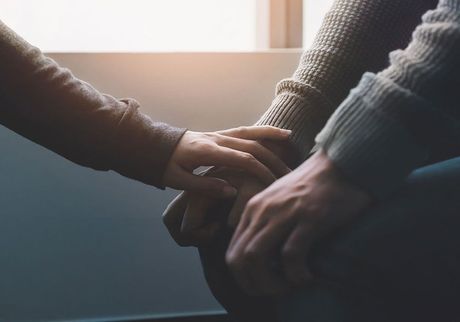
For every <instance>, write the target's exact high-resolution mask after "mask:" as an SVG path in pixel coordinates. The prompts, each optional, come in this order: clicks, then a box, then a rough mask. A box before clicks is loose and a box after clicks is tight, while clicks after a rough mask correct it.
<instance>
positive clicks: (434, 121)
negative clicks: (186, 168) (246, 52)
mask: <svg viewBox="0 0 460 322" xmlns="http://www.w3.org/2000/svg"><path fill="white" fill-rule="evenodd" d="M422 16H423V17H422ZM411 35H412V36H411ZM402 48H405V49H402ZM390 52H392V53H391V54H390V61H389V62H388V54H389V53H390ZM356 84H358V85H357V86H356ZM458 84H460V1H456V0H440V1H439V3H438V1H432V0H404V1H399V0H398V1H391V0H337V1H336V2H335V3H334V5H333V7H332V8H331V10H330V11H329V13H328V14H327V15H326V18H325V20H324V22H323V25H322V27H321V29H320V31H319V34H318V35H317V37H316V40H315V42H314V44H313V47H312V48H310V49H308V50H307V51H306V52H305V53H304V55H303V56H302V59H301V61H300V64H299V67H298V69H297V71H296V72H295V74H294V76H293V77H292V78H291V79H288V80H284V81H282V82H281V83H280V84H279V85H278V89H277V96H276V98H275V100H274V101H273V104H272V106H271V107H270V109H269V110H268V111H267V112H266V113H265V115H264V116H263V117H262V118H261V119H260V121H259V122H258V124H269V125H276V126H280V127H283V128H288V129H291V130H292V131H293V133H292V135H291V140H290V141H291V144H290V145H287V144H275V145H273V144H267V145H266V146H267V147H270V148H271V149H272V150H273V151H274V152H276V153H277V154H278V155H279V156H280V157H282V158H283V159H284V160H285V162H286V163H288V164H292V163H293V165H294V167H295V166H297V165H299V164H300V165H299V166H298V167H297V168H296V169H295V170H294V171H292V172H291V173H289V174H288V175H286V176H284V177H283V178H281V179H279V180H278V181H276V182H275V183H274V184H272V185H270V186H268V187H266V185H265V184H263V183H262V182H260V181H258V180H257V179H256V178H249V177H248V176H242V175H241V174H240V172H239V171H233V170H227V169H223V168H215V169H212V170H211V171H210V172H208V173H207V174H206V175H207V176H215V177H219V178H224V179H225V180H227V181H228V182H230V183H232V184H233V185H234V186H235V187H237V188H238V195H237V197H236V198H235V200H234V203H233V204H232V203H230V202H227V203H222V202H220V201H219V200H217V199H212V198H208V197H206V196H203V195H200V194H196V193H193V192H185V193H183V194H182V195H181V196H179V197H178V198H177V199H176V200H175V201H174V202H173V203H172V204H171V205H170V206H169V208H168V209H167V210H166V212H165V215H164V222H165V224H166V226H167V227H168V229H169V231H170V233H171V234H172V236H173V238H174V239H175V240H176V241H177V242H178V243H179V244H181V245H195V246H199V249H200V254H201V256H202V262H203V266H204V271H205V275H206V278H207V280H208V283H209V284H210V287H211V290H212V291H213V292H214V294H215V295H216V297H217V299H218V300H219V301H220V302H221V303H222V304H223V306H224V307H225V308H226V309H227V310H228V311H229V312H230V314H232V315H234V316H236V317H237V320H238V321H315V322H316V321H328V322H329V321H330V322H338V321H456V320H457V319H458V316H460V309H459V306H458V299H459V298H460V284H459V282H458V281H459V278H458V272H459V271H460V237H459V235H458V233H457V230H458V227H460V216H458V213H459V210H458V209H460V189H458V186H459V183H460V158H459V156H460V107H459V99H458ZM354 86H356V87H355V88H354V89H352V88H353V87H354ZM350 90H351V91H350ZM318 133H319V134H318ZM315 137H316V139H315ZM444 160H447V161H444Z"/></svg>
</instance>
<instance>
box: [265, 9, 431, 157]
mask: <svg viewBox="0 0 460 322" xmlns="http://www.w3.org/2000/svg"><path fill="white" fill-rule="evenodd" d="M434 2H435V1H433V0H428V1H427V0H337V1H335V3H334V5H333V6H332V8H331V9H330V11H329V12H328V13H327V15H326V17H325V19H324V21H323V24H322V27H321V29H320V31H319V33H318V34H317V36H316V38H315V41H314V43H313V45H312V47H311V48H309V49H307V50H306V51H305V52H304V54H303V55H302V58H301V60H300V63H299V66H298V68H297V70H296V71H295V73H294V75H293V76H292V78H289V79H286V80H283V81H281V82H280V83H279V84H278V86H277V91H276V93H277V95H276V97H275V99H274V101H273V103H272V105H271V106H270V108H269V109H268V110H267V112H266V113H265V114H264V115H263V116H262V118H261V119H260V120H259V121H258V123H257V124H259V125H263V124H268V125H273V126H278V127H282V128H287V129H291V130H292V131H293V134H292V141H293V144H294V146H295V147H296V148H297V149H298V151H299V152H300V153H301V155H302V156H303V158H304V159H305V158H306V157H307V156H308V154H309V153H310V151H311V149H312V147H313V146H314V138H315V136H316V135H317V133H318V132H319V131H320V130H321V128H322V127H323V126H324V124H325V123H326V121H327V120H328V118H329V117H330V115H331V114H332V113H333V112H334V110H335V109H336V108H337V107H338V105H339V104H340V103H341V102H342V101H343V100H344V99H345V97H346V96H347V95H348V93H349V91H350V90H351V89H352V88H353V87H354V86H356V84H357V83H358V81H359V79H360V77H361V76H362V74H363V73H364V72H366V71H378V70H381V69H383V68H384V67H386V66H387V65H388V53H389V52H390V51H392V50H394V49H397V48H402V47H404V46H406V45H407V43H408V42H409V40H410V35H411V33H412V31H413V30H414V28H415V27H416V26H417V25H418V24H419V23H420V18H421V16H422V15H423V13H424V12H426V11H427V10H428V9H430V8H433V7H434V6H435V4H434Z"/></svg>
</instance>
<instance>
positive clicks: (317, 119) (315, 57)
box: [165, 0, 437, 244]
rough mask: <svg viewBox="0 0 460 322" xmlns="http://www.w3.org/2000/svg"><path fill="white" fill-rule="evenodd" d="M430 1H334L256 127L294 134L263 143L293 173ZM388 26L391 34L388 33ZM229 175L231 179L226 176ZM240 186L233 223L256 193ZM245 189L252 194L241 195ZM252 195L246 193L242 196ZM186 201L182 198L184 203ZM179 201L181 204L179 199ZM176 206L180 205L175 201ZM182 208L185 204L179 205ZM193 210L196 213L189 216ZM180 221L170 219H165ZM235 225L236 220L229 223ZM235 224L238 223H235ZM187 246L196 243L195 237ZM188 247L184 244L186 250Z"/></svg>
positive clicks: (200, 212)
mask: <svg viewBox="0 0 460 322" xmlns="http://www.w3.org/2000/svg"><path fill="white" fill-rule="evenodd" d="M436 2H437V1H434V0H392V1H390V0H337V1H335V3H334V5H333V7H332V8H331V10H330V11H329V13H328V14H327V15H326V17H325V19H324V21H323V25H322V27H321V29H320V31H319V33H318V35H317V36H316V39H315V42H314V44H313V46H312V47H311V48H310V49H308V50H306V51H305V53H304V54H303V56H302V58H301V60H300V63H299V66H298V68H297V70H296V72H295V73H294V75H293V77H292V78H290V79H286V80H283V81H281V82H280V83H279V84H278V86H277V96H276V97H275V99H274V101H273V103H272V105H271V106H270V108H269V109H268V110H267V111H266V113H265V114H264V115H263V116H262V117H261V119H260V120H259V121H258V122H257V124H258V125H273V126H278V127H281V128H287V129H290V130H292V134H291V137H290V141H291V144H286V143H285V142H283V144H279V143H276V142H275V143H273V142H271V143H264V144H265V146H266V147H268V148H269V149H271V150H272V151H274V152H275V153H276V154H278V155H279V156H280V157H281V158H283V159H284V161H285V162H286V163H287V164H288V165H290V166H292V167H296V166H297V165H298V164H299V163H300V161H302V160H304V159H306V158H307V156H308V155H309V153H310V151H311V149H312V148H313V146H314V138H315V136H316V135H317V134H318V132H319V131H320V130H321V128H323V126H324V124H325V123H326V121H327V119H328V118H329V117H330V115H331V114H332V113H333V112H334V110H335V109H336V107H337V106H338V105H339V104H340V102H341V101H342V100H343V99H344V98H345V97H346V95H347V93H348V92H349V91H350V89H351V88H352V87H353V86H355V85H356V83H358V81H359V78H360V77H361V75H362V74H363V73H364V72H365V71H368V70H378V69H381V68H383V67H385V65H386V64H387V61H388V53H389V52H390V51H391V50H393V49H396V48H400V47H402V46H404V45H406V44H407V43H408V42H409V39H410V34H411V32H412V31H413V29H414V28H415V27H416V25H417V24H418V23H419V22H420V17H421V16H422V14H423V13H424V12H425V11H426V10H428V9H429V8H431V7H433V6H434V4H435V3H436ZM388 26H391V28H388ZM230 175H231V173H230ZM246 178H247V179H246V180H247V181H248V184H246V183H244V182H240V184H239V185H238V187H237V188H238V191H239V196H238V198H237V201H238V202H237V207H235V211H233V212H232V215H233V217H238V218H239V215H240V213H238V214H237V215H236V213H237V212H238V211H240V212H241V211H242V209H243V208H244V205H245V204H246V202H247V201H248V200H249V199H250V198H251V197H252V196H253V195H254V194H255V193H256V192H257V191H254V189H252V187H253V186H255V185H258V186H259V188H260V189H261V187H263V186H262V185H260V184H258V183H257V181H256V180H254V179H253V178H251V177H249V176H248V177H246ZM246 185H249V186H251V189H244V186H246ZM243 191H250V192H251V194H249V193H242V192H243ZM184 198H185V195H182V199H184ZM179 200H180V199H179ZM176 201H178V200H176ZM181 202H185V201H183V200H181ZM192 203H194V204H199V205H201V207H197V206H193V205H192V206H191V207H190V211H188V212H187V216H186V217H189V218H192V220H189V222H191V221H193V222H194V224H195V225H196V226H198V227H199V226H200V222H201V224H203V220H204V218H205V217H206V216H205V213H206V212H207V209H208V206H209V205H210V204H212V203H215V201H209V202H208V203H207V204H206V203H204V202H202V201H200V202H198V201H196V202H195V201H194V202H192ZM173 209H179V208H176V207H170V208H168V210H167V211H166V212H165V221H166V223H167V225H168V223H169V222H175V223H180V222H181V221H182V218H183V216H184V213H183V212H182V213H181V212H180V211H174V212H173V211H172V210H173ZM191 209H194V211H192V210H191ZM168 217H169V218H176V217H177V218H179V219H177V220H176V219H174V220H172V219H169V218H168ZM232 221H233V222H235V220H232ZM236 222H237V221H236ZM169 229H170V231H172V232H174V233H172V235H173V237H174V238H176V240H178V239H180V240H182V239H183V237H184V236H180V235H181V232H180V229H179V227H175V228H174V227H169ZM188 240H189V242H188V243H192V244H193V243H194V238H193V236H192V237H191V238H188ZM188 243H186V244H188Z"/></svg>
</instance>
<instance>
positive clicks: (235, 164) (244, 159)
mask: <svg viewBox="0 0 460 322" xmlns="http://www.w3.org/2000/svg"><path fill="white" fill-rule="evenodd" d="M205 158H206V159H207V160H206V162H207V163H208V165H216V166H224V167H229V168H237V169H241V170H244V171H246V172H248V173H251V174H253V175H255V176H256V177H257V178H259V179H260V180H261V181H262V182H264V183H266V184H271V183H272V182H273V181H275V180H276V177H275V176H274V175H273V173H272V172H271V171H270V169H268V168H267V167H266V166H265V165H264V164H263V163H261V162H260V161H259V160H257V159H256V158H255V157H254V156H253V155H252V154H250V153H247V152H241V151H237V150H233V149H230V148H227V147H223V146H219V147H218V148H217V149H215V150H214V151H213V152H212V153H210V154H207V155H206V156H205ZM209 163H211V164H209Z"/></svg>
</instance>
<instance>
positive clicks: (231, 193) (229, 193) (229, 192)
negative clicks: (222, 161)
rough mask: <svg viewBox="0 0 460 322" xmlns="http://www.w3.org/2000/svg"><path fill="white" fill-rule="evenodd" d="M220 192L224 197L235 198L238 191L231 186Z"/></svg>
mask: <svg viewBox="0 0 460 322" xmlns="http://www.w3.org/2000/svg"><path fill="white" fill-rule="evenodd" d="M222 192H223V194H224V196H225V197H227V198H232V197H235V196H236V194H237V192H238V191H237V190H236V189H235V188H234V187H232V186H225V187H224V189H222Z"/></svg>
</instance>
